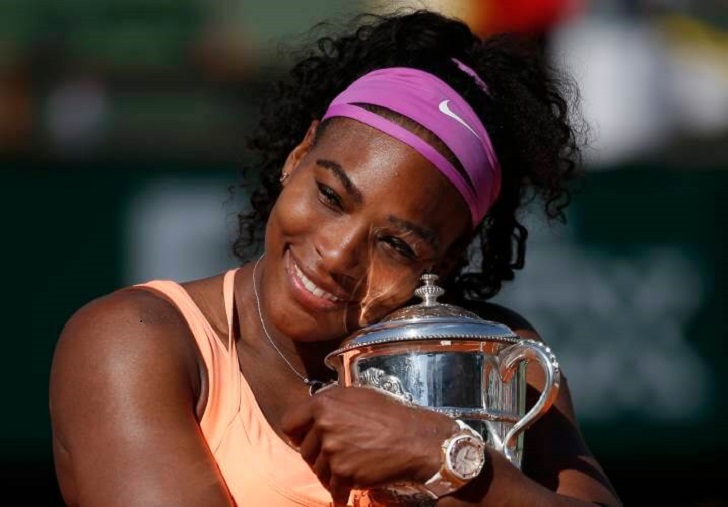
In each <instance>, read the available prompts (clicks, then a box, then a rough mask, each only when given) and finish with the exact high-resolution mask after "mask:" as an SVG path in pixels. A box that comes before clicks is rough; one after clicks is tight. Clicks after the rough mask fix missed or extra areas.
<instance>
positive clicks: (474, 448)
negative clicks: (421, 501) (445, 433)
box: [425, 419, 487, 498]
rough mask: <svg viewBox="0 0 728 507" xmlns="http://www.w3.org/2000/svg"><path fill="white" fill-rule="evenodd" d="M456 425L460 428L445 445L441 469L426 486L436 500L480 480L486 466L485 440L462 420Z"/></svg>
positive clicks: (458, 420)
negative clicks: (478, 478)
mask: <svg viewBox="0 0 728 507" xmlns="http://www.w3.org/2000/svg"><path fill="white" fill-rule="evenodd" d="M455 422H456V423H457V425H458V427H459V428H460V429H459V430H458V431H457V432H456V433H455V434H454V435H452V436H451V437H449V438H447V439H446V440H445V441H444V442H443V443H442V463H441V465H440V470H438V471H437V472H436V473H435V475H433V476H432V477H431V478H430V479H429V480H428V481H427V482H426V483H425V490H426V491H427V492H428V493H429V494H430V495H431V496H432V498H440V497H442V496H445V495H448V494H450V493H452V492H454V491H457V490H458V489H459V488H461V487H463V486H465V485H466V484H467V483H468V482H470V481H471V480H472V479H474V478H475V477H477V476H478V474H479V473H480V471H481V470H482V469H483V465H485V459H486V456H487V454H486V452H485V442H484V441H483V437H481V436H480V435H479V434H478V432H476V431H475V430H474V429H473V428H471V427H470V426H468V425H467V424H465V423H464V422H463V421H461V420H460V419H456V420H455Z"/></svg>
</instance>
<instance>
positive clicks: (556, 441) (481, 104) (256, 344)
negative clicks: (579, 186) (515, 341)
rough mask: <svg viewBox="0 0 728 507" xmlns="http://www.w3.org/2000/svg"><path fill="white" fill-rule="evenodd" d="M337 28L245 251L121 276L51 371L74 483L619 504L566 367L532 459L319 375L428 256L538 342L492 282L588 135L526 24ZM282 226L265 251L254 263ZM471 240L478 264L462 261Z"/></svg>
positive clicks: (198, 491)
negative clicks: (450, 452)
mask: <svg viewBox="0 0 728 507" xmlns="http://www.w3.org/2000/svg"><path fill="white" fill-rule="evenodd" d="M360 22H361V20H360ZM317 47H318V49H317V50H316V51H315V52H313V53H311V54H310V55H308V56H307V57H305V58H303V59H302V60H301V61H300V62H299V63H298V64H297V65H296V66H295V67H294V69H293V72H292V74H291V80H290V81H288V82H287V83H284V84H282V85H281V86H280V87H279V88H278V92H277V95H276V97H275V98H274V99H275V100H274V101H273V102H272V106H271V107H272V110H271V111H269V112H268V114H267V116H266V118H265V119H264V121H263V122H262V124H261V128H260V130H259V132H258V134H257V136H256V137H255V138H254V140H253V146H254V147H256V148H257V149H259V150H260V151H261V152H262V154H263V162H262V175H263V183H264V185H263V186H262V187H261V188H260V189H258V190H257V191H256V192H254V195H253V199H252V204H253V211H251V212H250V213H248V214H243V215H241V236H240V238H239V239H238V241H237V243H236V251H237V253H239V255H240V256H241V259H242V260H243V261H244V264H243V266H242V267H241V268H239V269H237V270H232V271H230V272H228V273H225V274H221V275H218V276H215V277H212V278H209V279H205V280H198V281H193V282H189V283H185V284H183V285H177V284H175V283H172V282H162V281H155V282H151V283H149V284H145V285H143V286H137V287H132V288H127V289H125V290H121V291H117V292H115V293H113V294H110V295H108V296H106V297H103V298H100V299H98V300H95V301H93V302H91V303H89V304H88V305H86V306H85V307H84V308H82V309H80V310H79V311H78V312H77V313H76V314H75V315H74V316H73V317H72V318H71V319H70V320H69V322H68V323H67V325H66V327H65V329H64V331H63V333H62V336H61V338H60V341H59V343H58V346H57V350H56V353H55V357H54V364H53V371H52V378H51V415H52V420H53V429H54V453H55V460H56V469H57V472H58V478H59V482H60V486H61V490H62V492H63V495H64V498H65V500H66V501H67V502H68V503H69V504H70V505H84V506H85V505H104V506H110V505H204V506H218V505H220V506H222V505H232V504H237V505H240V506H243V505H251V506H267V505H270V506H278V505H280V506H288V505H310V506H319V505H329V504H331V503H332V502H333V503H334V504H335V505H345V504H346V503H347V501H349V502H351V498H353V497H354V496H355V495H352V496H351V498H350V492H351V490H352V489H356V488H361V489H366V488H371V487H374V486H377V485H382V484H387V483H392V482H403V481H404V482H409V483H412V484H416V485H418V487H421V489H422V491H423V492H427V493H429V494H430V496H431V497H432V498H439V500H438V501H437V502H438V505H452V506H456V505H492V506H507V505H569V506H577V505H593V504H599V505H618V504H619V500H618V499H617V497H616V495H615V493H614V492H613V490H612V488H611V486H610V485H609V482H608V480H607V479H606V477H605V476H604V474H603V472H602V471H601V469H600V467H599V465H598V464H597V463H596V461H595V460H594V458H593V457H592V456H591V455H590V453H589V451H588V449H587V447H586V445H585V444H584V442H583V440H582V438H581V436H580V434H579V431H578V428H577V425H576V422H575V419H574V414H573V410H572V408H571V402H570V399H569V393H568V389H566V387H565V385H564V387H563V388H562V389H561V391H560V394H559V398H558V400H557V402H556V404H555V406H554V408H552V410H551V411H550V412H549V414H547V415H546V416H545V417H543V418H542V419H541V420H539V421H538V422H537V423H536V424H535V425H534V426H533V427H532V428H531V429H529V430H528V431H527V438H526V444H525V463H524V473H521V472H520V471H519V470H518V469H516V468H515V467H514V466H512V465H511V464H510V463H509V462H508V461H507V460H506V459H505V458H504V457H502V456H501V455H500V454H499V453H497V452H495V451H492V450H488V449H485V450H481V451H479V452H480V454H478V455H477V457H475V458H472V459H469V461H467V463H465V464H467V465H472V467H471V468H472V470H471V472H472V473H471V475H473V477H465V476H462V477H461V476H457V477H456V475H457V474H458V473H460V472H458V471H457V470H451V469H448V466H450V465H448V464H447V463H444V462H443V457H442V454H443V451H442V447H443V445H445V444H448V443H451V442H454V441H455V440H456V437H457V439H459V438H460V437H463V438H466V439H467V438H471V437H472V436H471V435H470V434H469V433H468V428H466V427H463V426H462V425H461V424H459V423H456V422H455V421H453V420H452V419H450V418H448V417H446V416H443V415H441V414H436V413H433V412H430V411H427V410H425V409H421V408H413V407H409V406H406V405H404V404H401V403H399V402H397V401H396V400H393V399H392V398H390V397H388V396H386V395H383V394H381V393H379V392H377V391H374V390H371V389H363V388H341V387H329V388H326V389H322V390H321V391H320V392H317V393H316V394H312V392H313V390H314V389H312V388H313V387H316V386H318V385H319V384H320V383H324V382H327V381H329V380H331V379H332V372H331V371H329V370H328V369H327V368H326V367H325V366H324V363H323V358H324V357H325V356H326V355H327V354H328V353H329V352H331V351H332V350H334V349H335V348H337V346H338V345H339V344H340V342H341V340H342V339H344V338H345V337H346V336H348V335H349V334H350V333H351V332H353V331H354V330H356V329H357V328H359V327H361V326H363V325H366V324H368V323H371V322H374V321H376V320H377V319H379V318H381V317H382V316H383V315H385V314H386V313H388V312H390V311H392V310H394V309H396V308H397V307H399V306H402V305H403V304H405V303H406V302H407V301H408V299H409V297H410V295H411V294H412V291H413V289H414V288H415V286H416V284H417V280H418V278H419V277H420V275H421V274H422V273H424V272H426V271H430V272H434V273H436V274H438V275H439V276H440V277H441V279H443V280H444V281H445V282H444V284H445V286H446V287H447V289H448V293H449V294H450V295H451V296H452V297H453V298H454V299H455V300H456V302H458V303H459V304H463V305H468V306H471V307H473V308H475V309H477V311H479V312H480V313H481V315H482V316H483V317H486V318H489V319H492V320H499V321H502V322H504V323H506V324H507V325H509V326H511V327H512V328H513V329H514V330H515V331H516V332H518V333H519V334H521V335H524V336H528V337H531V338H536V339H538V335H537V333H536V332H535V331H534V330H533V329H532V328H531V327H530V326H529V325H528V323H527V322H526V321H525V320H524V319H523V318H521V317H520V316H519V315H517V314H516V313H515V312H512V311H510V310H506V309H504V308H501V307H498V306H496V305H492V304H488V303H484V302H483V301H484V300H485V299H486V298H487V297H490V296H492V295H494V294H495V293H497V292H498V290H499V289H500V286H501V283H502V282H503V281H504V280H510V279H512V277H513V270H514V269H516V268H520V267H521V266H522V264H523V254H524V248H525V239H526V230H525V228H524V227H523V226H522V225H521V224H520V223H519V222H518V221H517V219H516V211H517V210H518V209H519V208H520V206H521V205H522V204H523V202H524V201H525V200H526V199H527V198H528V197H529V195H530V194H532V193H536V194H539V195H540V196H542V197H543V198H544V199H545V203H546V206H545V207H546V211H547V213H548V215H549V216H551V217H559V216H561V214H562V210H563V207H564V206H565V205H566V203H567V202H568V192H567V191H566V189H565V184H566V181H567V180H568V179H569V178H570V177H571V176H573V175H574V173H575V171H576V165H575V159H576V155H577V154H578V150H577V148H576V144H575V141H574V140H575V137H574V132H573V130H572V129H571V127H570V126H569V124H568V123H567V116H568V112H567V107H566V104H567V103H566V100H565V99H564V98H563V96H562V95H561V92H560V91H559V88H558V86H557V82H556V81H555V80H554V79H553V78H552V77H550V74H547V73H546V71H545V70H544V69H543V68H542V65H541V63H540V62H539V61H538V59H536V58H535V57H533V56H529V55H528V54H526V53H519V51H518V50H516V49H514V48H515V47H516V46H513V45H512V44H511V43H510V42H509V39H507V38H494V39H490V40H487V41H484V42H481V41H480V40H478V39H477V38H476V37H474V36H473V34H472V33H471V32H470V31H469V30H468V28H467V27H466V26H465V25H463V24H462V23H460V22H457V21H454V20H450V19H446V18H443V17H441V16H439V15H436V14H433V13H429V12H424V11H423V12H416V13H413V14H410V15H401V16H393V17H389V18H372V20H370V21H368V22H366V23H363V24H361V26H360V27H359V28H358V29H356V30H355V31H353V32H352V33H350V34H348V35H344V36H340V37H337V38H324V39H322V40H320V41H319V43H318V45H317ZM261 224H265V225H264V229H265V237H264V246H265V248H264V255H261V256H257V257H254V258H252V260H251V261H250V262H246V261H247V260H248V259H249V257H247V251H248V248H249V247H251V246H255V245H256V242H257V237H258V234H257V233H258V232H260V231H261V230H262V225H261ZM469 244H472V245H474V251H476V257H479V262H480V269H479V270H477V271H476V272H473V270H472V269H471V270H470V271H469V272H467V273H464V272H463V270H464V268H465V267H467V264H468V262H469V261H468V257H467V252H468V249H467V247H468V245H469ZM539 381H540V379H539V377H538V372H534V374H531V372H529V382H530V383H531V384H533V385H534V386H536V388H538V383H539ZM474 438H475V437H472V438H471V440H472V439H474ZM458 441H460V440H458ZM471 443H472V442H471ZM448 445H449V444H448ZM474 456H475V455H474ZM446 465H447V466H446ZM448 474H450V475H448ZM453 474H455V475H453ZM362 502H364V500H362ZM433 502H434V500H433Z"/></svg>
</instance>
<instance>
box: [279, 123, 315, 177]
mask: <svg viewBox="0 0 728 507" xmlns="http://www.w3.org/2000/svg"><path fill="white" fill-rule="evenodd" d="M320 123H321V122H320V121H318V120H314V121H312V122H311V125H310V126H309V127H308V130H307V131H306V135H305V136H304V138H303V140H302V141H301V142H300V143H298V145H296V147H295V148H293V149H292V150H291V152H290V153H289V154H288V157H287V158H286V161H285V163H284V164H283V169H282V171H281V173H283V174H286V175H291V174H292V173H293V171H295V170H296V168H297V167H298V166H299V165H300V163H301V161H302V160H303V158H304V157H305V156H306V155H307V154H308V152H309V151H311V148H312V147H313V142H314V140H315V139H316V129H318V126H319V124H320ZM287 181H288V179H287V178H286V179H284V180H283V181H282V184H283V185H285V184H286V182H287Z"/></svg>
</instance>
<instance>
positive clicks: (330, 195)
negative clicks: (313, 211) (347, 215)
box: [316, 181, 343, 209]
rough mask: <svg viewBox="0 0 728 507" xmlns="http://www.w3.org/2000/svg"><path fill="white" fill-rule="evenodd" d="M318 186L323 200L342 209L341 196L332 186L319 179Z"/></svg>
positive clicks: (330, 205) (328, 204)
mask: <svg viewBox="0 0 728 507" xmlns="http://www.w3.org/2000/svg"><path fill="white" fill-rule="evenodd" d="M316 186H317V187H318V192H319V197H320V198H321V200H322V202H323V203H324V204H325V205H327V206H329V207H332V208H337V209H342V207H343V206H342V203H341V198H340V197H339V194H337V193H336V192H335V191H334V190H333V189H332V188H331V187H329V186H328V185H324V184H323V183H321V182H319V181H317V182H316Z"/></svg>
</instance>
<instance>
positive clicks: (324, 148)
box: [309, 118, 471, 233]
mask: <svg viewBox="0 0 728 507" xmlns="http://www.w3.org/2000/svg"><path fill="white" fill-rule="evenodd" d="M309 157H310V158H311V159H313V160H312V161H313V162H314V163H315V161H316V160H320V159H326V160H331V161H333V162H336V163H338V164H339V165H340V166H341V168H342V170H343V171H344V172H345V173H346V175H347V176H348V177H349V178H350V179H351V181H352V183H353V184H354V185H355V186H356V187H357V189H358V190H360V191H361V192H362V194H363V196H364V199H365V204H366V205H367V206H377V207H379V208H382V209H383V210H385V211H386V210H390V212H391V213H395V214H397V215H406V216H403V217H402V218H406V219H407V220H413V219H414V220H417V221H418V222H420V223H422V224H423V225H427V226H430V227H438V226H442V225H444V226H445V227H447V228H449V229H450V230H457V231H458V232H459V233H460V232H461V231H463V232H464V231H468V230H469V229H470V224H471V218H470V211H469V209H468V207H467V205H466V204H465V201H464V199H463V198H462V196H460V194H459V193H458V191H457V190H456V189H455V187H454V186H453V185H452V183H450V181H449V180H448V179H447V178H446V177H445V176H444V175H443V174H442V173H441V172H440V171H439V170H438V169H437V168H436V167H435V166H434V165H433V164H432V163H431V162H429V161H428V160H427V159H425V158H424V157H423V156H422V155H420V154H419V153H418V152H417V151H416V150H414V149H413V148H411V147H410V146H408V145H406V144H404V143H402V142H401V141H399V140H397V139H395V138H393V137H391V136H389V135H387V134H385V133H382V132H380V131H379V130H377V129H375V128H373V127H370V126H368V125H365V124H363V123H360V122H358V121H356V120H352V119H349V118H335V119H333V120H330V123H329V124H328V125H326V128H325V129H324V132H323V133H322V134H321V135H320V137H319V138H318V139H317V141H316V143H315V145H314V147H313V148H312V150H311V152H310V153H309Z"/></svg>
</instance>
